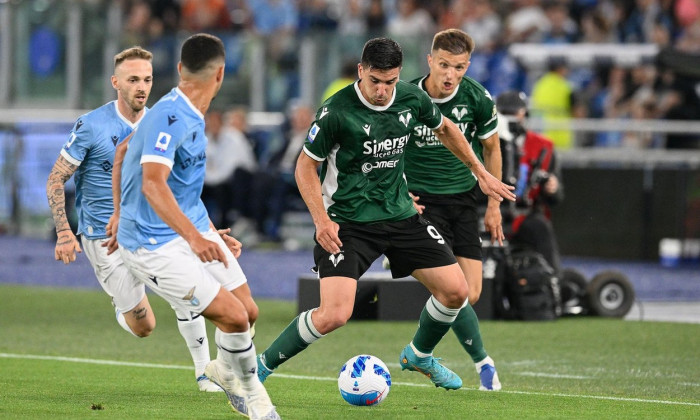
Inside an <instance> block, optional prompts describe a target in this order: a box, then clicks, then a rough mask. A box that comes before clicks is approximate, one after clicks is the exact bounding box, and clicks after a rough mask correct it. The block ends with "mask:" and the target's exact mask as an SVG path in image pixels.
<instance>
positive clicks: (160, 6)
mask: <svg viewBox="0 0 700 420" xmlns="http://www.w3.org/2000/svg"><path fill="white" fill-rule="evenodd" d="M149 3H150V5H151V14H152V15H153V17H154V18H155V19H157V20H158V21H159V22H160V25H161V27H162V31H163V33H164V34H174V33H175V32H177V30H178V29H179V28H180V16H181V14H182V10H181V8H180V2H179V1H178V0H150V1H149Z"/></svg>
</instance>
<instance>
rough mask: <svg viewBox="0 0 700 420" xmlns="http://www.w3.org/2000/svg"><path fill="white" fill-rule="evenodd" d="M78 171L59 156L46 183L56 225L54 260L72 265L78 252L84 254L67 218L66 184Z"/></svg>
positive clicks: (47, 195)
mask: <svg viewBox="0 0 700 420" xmlns="http://www.w3.org/2000/svg"><path fill="white" fill-rule="evenodd" d="M77 169H78V166H77V165H73V164H72V163H70V162H68V161H67V160H66V159H65V158H64V157H63V156H59V157H58V159H56V163H54V165H53V168H52V169H51V173H49V179H48V180H47V181H46V197H47V198H48V200H49V207H50V208H51V216H53V222H54V224H55V225H56V235H57V236H58V238H57V240H56V248H55V249H54V258H56V260H57V261H59V260H60V261H63V263H64V264H70V263H71V262H73V261H75V259H76V252H82V250H81V249H80V243H78V239H77V238H76V237H75V235H74V234H73V231H72V230H71V228H70V224H69V223H68V217H67V216H66V182H68V180H69V179H70V177H71V176H73V174H74V173H75V171H76V170H77Z"/></svg>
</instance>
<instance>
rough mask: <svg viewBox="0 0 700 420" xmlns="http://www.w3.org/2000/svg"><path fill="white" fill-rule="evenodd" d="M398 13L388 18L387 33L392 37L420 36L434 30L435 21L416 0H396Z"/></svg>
mask: <svg viewBox="0 0 700 420" xmlns="http://www.w3.org/2000/svg"><path fill="white" fill-rule="evenodd" d="M397 9H398V13H397V14H396V15H395V16H394V17H392V18H391V19H390V20H389V24H388V26H387V33H388V34H389V36H392V37H406V36H416V37H418V36H421V35H428V34H432V33H434V32H435V27H436V26H435V21H434V20H433V17H432V16H431V15H430V13H428V11H427V10H425V9H424V8H422V7H420V6H419V5H418V0H398V2H397Z"/></svg>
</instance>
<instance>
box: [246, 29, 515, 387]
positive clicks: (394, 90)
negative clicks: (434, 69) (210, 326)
mask: <svg viewBox="0 0 700 420" xmlns="http://www.w3.org/2000/svg"><path fill="white" fill-rule="evenodd" d="M402 62H403V52H402V50H401V47H400V46H399V45H398V44H397V43H396V42H395V41H393V40H391V39H388V38H375V39H371V40H369V41H368V42H367V43H366V44H365V46H364V48H363V51H362V58H361V61H360V64H359V65H358V75H359V80H358V81H356V82H355V83H353V84H351V85H349V86H347V87H346V88H343V89H341V90H340V91H338V92H337V93H336V94H335V95H333V96H331V97H330V98H329V99H328V100H327V101H326V102H324V103H323V105H322V106H321V108H320V109H319V110H318V112H317V114H316V119H315V121H314V123H313V124H312V125H311V128H310V129H309V133H308V136H307V139H306V142H305V144H304V148H303V150H302V153H301V154H300V156H299V159H298V161H297V167H296V173H295V177H296V180H297V185H298V186H299V191H300V192H301V196H302V197H303V199H304V201H305V203H306V205H307V207H308V208H309V212H310V213H311V217H312V219H313V221H314V225H315V226H316V235H315V239H316V247H315V248H314V260H315V263H316V267H317V269H318V274H319V278H320V294H321V304H320V307H318V308H314V309H311V310H308V311H305V312H302V313H301V314H299V316H297V317H296V318H295V319H294V320H293V321H292V322H291V324H289V326H288V327H287V328H285V329H284V330H283V331H282V333H281V334H280V335H279V336H278V337H277V338H276V339H275V340H274V342H273V343H272V344H270V346H269V347H268V348H267V349H266V350H265V351H264V352H263V353H262V354H261V355H259V356H258V375H259V377H260V379H261V380H264V379H265V378H267V376H269V375H270V374H271V373H272V371H273V369H275V368H277V367H278V366H279V365H280V364H282V363H283V362H285V361H287V360H288V359H290V358H291V357H293V356H294V355H296V354H298V353H299V352H301V351H302V350H304V349H305V348H306V347H308V346H309V344H311V343H313V342H314V341H316V340H318V339H319V338H321V337H323V336H324V335H325V334H328V333H329V332H331V331H333V330H335V329H337V328H339V327H341V326H343V325H345V323H346V322H347V321H348V319H350V316H351V315H352V309H353V304H354V300H355V293H356V290H357V280H358V279H359V278H360V276H362V274H364V273H365V271H367V269H368V268H369V267H370V265H371V264H372V262H373V261H374V260H376V259H377V258H379V257H380V256H381V255H382V254H385V255H386V256H387V257H388V258H389V261H390V262H391V271H392V275H393V276H394V277H404V276H407V275H409V274H410V275H413V276H414V277H415V278H416V279H418V280H419V281H420V282H421V283H423V284H424V285H425V286H426V287H427V288H428V290H430V292H431V294H432V295H431V296H430V298H429V299H428V302H427V303H426V305H425V308H424V309H423V311H422V313H421V316H420V323H419V326H418V330H417V331H416V333H415V335H414V337H413V340H412V341H411V342H410V343H409V344H408V345H406V347H405V348H404V349H403V351H402V353H401V356H400V357H399V363H400V364H401V367H402V368H403V369H409V370H413V371H418V372H420V373H423V374H424V375H426V376H428V377H429V378H430V380H431V381H432V382H433V383H434V384H435V385H436V386H440V387H443V388H446V389H457V388H459V387H461V386H462V380H461V379H460V378H459V376H457V375H456V374H455V373H454V372H452V371H451V370H449V369H447V368H445V367H444V366H442V365H441V364H440V363H438V361H437V359H435V358H434V357H433V356H432V353H433V349H434V348H435V346H436V345H437V344H438V342H439V341H440V340H441V339H442V337H443V336H444V335H445V334H446V333H447V331H448V330H449V329H450V326H451V325H452V322H453V321H454V320H455V318H456V317H457V314H458V313H459V311H460V309H461V308H462V306H463V304H464V302H465V300H466V299H467V295H468V292H469V290H468V284H467V282H466V281H465V279H464V274H462V270H461V269H460V268H459V265H458V264H457V262H456V260H455V257H454V255H453V254H452V251H451V250H450V249H449V248H448V247H447V245H446V243H445V239H444V238H443V237H442V236H441V235H440V233H439V232H438V230H437V229H436V228H435V227H434V226H433V225H432V224H430V223H429V222H427V221H426V220H425V219H423V218H422V217H421V216H420V215H419V214H418V213H417V211H416V209H415V208H414V207H413V200H412V199H411V197H410V196H409V194H408V188H407V185H406V181H405V178H404V174H403V169H404V160H403V156H404V150H405V148H406V145H407V144H408V140H409V138H410V135H411V132H412V129H413V126H414V125H415V124H416V123H420V124H423V125H425V126H427V127H429V128H430V129H431V130H433V132H434V133H435V135H436V136H437V137H438V138H439V139H440V140H441V141H442V143H443V144H445V145H446V146H447V147H449V148H450V150H452V151H453V153H455V155H456V156H458V157H459V159H460V160H461V161H462V162H463V163H464V165H466V167H468V168H470V169H471V171H472V173H474V175H475V176H476V178H477V180H478V182H479V185H480V187H481V189H482V190H483V191H484V193H485V194H486V195H488V196H490V197H493V198H494V199H495V200H502V199H503V198H506V199H509V200H513V199H514V198H515V197H514V195H513V193H512V191H511V190H512V189H513V188H512V187H510V186H508V185H506V184H503V183H502V182H500V181H499V180H498V179H496V178H495V177H494V176H493V175H491V174H489V173H488V171H487V170H486V168H485V167H484V165H483V164H482V163H481V162H480V161H479V159H478V158H477V157H476V155H475V154H474V151H473V150H472V149H471V148H470V147H469V144H468V143H467V141H466V139H465V138H464V135H463V134H462V133H461V132H460V130H459V129H458V128H457V126H456V125H455V124H454V123H453V122H452V121H450V120H449V119H447V118H445V117H443V115H442V114H441V113H440V110H439V109H438V108H437V106H436V105H435V104H433V102H432V101H431V100H430V97H429V96H428V95H427V94H426V93H425V92H424V91H422V90H421V89H420V88H419V87H418V86H416V85H413V84H411V83H408V82H403V81H399V73H400V70H401V65H402ZM319 165H321V172H320V176H319V173H318V171H317V169H318V166H319Z"/></svg>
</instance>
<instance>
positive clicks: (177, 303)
mask: <svg viewBox="0 0 700 420" xmlns="http://www.w3.org/2000/svg"><path fill="white" fill-rule="evenodd" d="M224 62H225V52H224V45H223V43H222V42H221V40H220V39H219V38H217V37H215V36H212V35H207V34H196V35H193V36H191V37H189V38H188V39H187V40H186V41H185V43H184V44H183V46H182V49H181V55H180V62H179V63H178V72H179V74H180V82H179V83H178V86H177V87H175V88H174V89H172V90H171V91H170V92H169V93H168V94H166V95H165V96H163V97H162V98H161V99H160V100H159V101H158V103H156V104H155V106H154V107H153V108H152V109H151V110H150V112H149V113H148V114H146V116H145V117H144V118H143V120H142V122H141V123H140V125H139V127H138V128H137V129H136V130H135V131H134V134H133V136H132V138H131V139H130V140H129V143H128V146H127V150H126V152H125V154H124V155H123V163H121V162H118V164H119V165H123V166H122V168H121V173H120V177H121V182H120V184H119V185H120V193H121V200H120V204H119V205H117V206H115V214H116V213H118V214H119V222H118V228H117V241H118V243H119V251H120V253H121V255H122V258H123V259H124V262H125V264H126V265H127V267H128V268H129V270H130V271H131V273H132V274H133V275H134V276H135V277H136V278H137V279H138V280H140V281H141V282H142V283H143V284H146V285H147V286H148V287H149V288H151V289H152V290H153V291H154V292H156V293H157V294H158V295H160V296H161V297H163V298H164V299H165V300H166V301H168V303H170V305H171V306H172V307H173V308H175V309H176V310H177V311H180V312H188V313H191V314H193V316H196V315H199V314H201V315H203V316H204V317H205V318H207V319H209V320H210V321H212V322H213V323H214V324H215V325H216V327H217V329H216V344H217V346H218V348H219V352H218V356H217V358H216V359H215V360H213V361H212V362H211V363H209V364H208V365H207V367H206V369H205V374H206V375H207V376H208V377H209V378H210V379H211V380H212V381H213V382H215V383H216V384H218V385H219V386H221V387H222V388H223V389H224V391H225V392H226V394H227V396H228V398H229V401H230V403H231V406H232V407H233V408H234V410H236V411H239V412H241V413H242V414H245V415H248V416H249V417H250V418H252V419H262V418H264V419H270V420H273V419H278V418H279V415H278V414H277V412H276V410H275V407H274V405H272V402H271V401H270V397H269V396H268V394H267V391H266V390H265V387H264V386H263V385H262V383H261V382H260V380H259V379H258V375H257V372H256V368H257V362H256V359H255V345H254V344H253V341H252V337H251V334H250V325H252V323H253V322H254V321H255V319H256V318H257V314H258V308H257V305H256V304H255V302H254V301H253V298H252V296H251V293H250V288H249V287H248V284H247V280H246V277H245V275H244V274H243V271H242V270H241V268H240V266H239V265H238V262H237V261H236V252H240V249H237V250H236V249H235V247H234V246H233V245H231V244H230V242H227V241H231V240H232V238H230V237H228V236H227V235H225V234H223V233H222V232H226V231H217V230H215V228H214V227H213V225H212V223H211V221H210V220H209V215H208V214H207V211H206V208H205V207H204V204H203V203H202V200H201V199H200V195H201V192H202V187H203V186H204V172H205V161H206V154H205V150H206V145H207V138H206V136H205V134H204V133H205V130H204V114H205V113H206V111H207V110H208V109H209V105H210V104H211V100H212V99H213V98H214V96H216V94H217V92H218V91H219V89H220V88H221V84H222V82H223V77H224ZM120 159H121V155H119V154H118V155H117V158H116V160H117V161H120ZM114 174H115V177H114V179H115V181H116V179H117V177H118V176H119V173H118V172H116V171H115V173H114ZM115 185H116V182H115ZM227 238H228V239H227Z"/></svg>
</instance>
